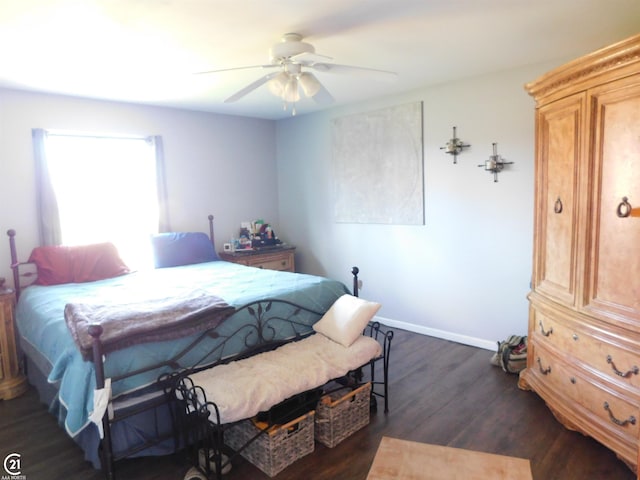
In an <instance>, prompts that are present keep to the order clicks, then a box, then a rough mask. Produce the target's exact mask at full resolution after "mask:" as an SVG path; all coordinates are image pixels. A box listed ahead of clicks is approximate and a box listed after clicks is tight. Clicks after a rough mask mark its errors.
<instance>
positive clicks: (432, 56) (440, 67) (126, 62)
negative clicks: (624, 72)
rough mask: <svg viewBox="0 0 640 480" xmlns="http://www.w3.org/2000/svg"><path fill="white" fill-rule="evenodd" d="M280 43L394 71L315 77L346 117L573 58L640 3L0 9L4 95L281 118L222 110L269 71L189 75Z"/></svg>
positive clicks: (66, 0)
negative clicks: (387, 100) (355, 107)
mask: <svg viewBox="0 0 640 480" xmlns="http://www.w3.org/2000/svg"><path fill="white" fill-rule="evenodd" d="M288 32H296V33H300V34H302V35H303V36H304V40H305V41H306V42H309V43H311V44H313V45H314V46H315V49H316V52H317V53H319V54H322V55H327V56H330V57H332V58H333V61H334V62H335V63H337V64H347V65H356V66H360V67H368V68H374V69H382V70H390V71H394V72H397V74H398V77H397V80H396V81H394V82H391V83H390V82H381V81H378V80H376V79H374V78H367V77H361V76H353V75H339V74H329V73H317V72H314V73H315V74H316V76H317V77H318V78H319V79H320V81H321V82H322V83H323V84H324V85H325V86H326V88H327V89H328V90H329V91H330V92H331V94H332V95H333V97H334V98H335V100H336V102H335V103H334V104H333V105H340V104H345V103H352V102H358V101H362V100H366V99H368V98H372V97H378V96H381V95H389V94H394V93H398V92H406V91H410V90H413V89H416V88H421V87H425V86H428V85H432V84H437V83H442V82H446V81H450V80H455V79H460V78H465V77H473V76H477V75H482V74H485V73H489V72H495V71H500V70H505V69H509V68H512V67H517V66H521V65H526V64H535V63H540V62H546V61H555V60H560V59H561V60H562V61H564V60H566V59H567V58H573V57H577V56H580V55H582V54H585V53H588V52H590V51H593V50H595V49H597V48H600V47H603V46H605V45H608V44H610V43H613V42H616V41H618V40H622V39H624V38H626V37H628V36H630V35H633V34H636V33H639V32H640V0H0V86H3V87H8V88H17V89H25V90H36V91H44V92H55V93H61V94H69V95H75V96H81V97H90V98H100V99H109V100H121V101H127V102H136V103H144V104H151V105H165V106H172V107H178V108H186V109H193V110H201V111H209V112H218V113H228V114H233V115H246V116H254V117H259V118H268V119H278V118H284V117H287V116H289V115H290V112H285V111H283V108H282V102H281V100H279V99H278V98H277V97H275V96H273V95H272V94H270V93H269V91H268V88H267V87H266V86H265V85H263V86H261V87H260V88H258V89H256V90H254V91H253V92H251V93H250V94H248V95H247V96H245V97H244V98H242V99H240V100H239V101H237V102H234V103H224V100H225V99H226V98H228V97H229V96H231V95H232V94H234V93H235V92H237V91H238V90H240V89H241V88H243V87H245V86H246V85H248V84H249V83H251V82H253V81H255V80H256V79H258V78H260V77H261V76H262V75H264V74H265V73H266V72H265V70H263V69H260V68H256V69H244V70H238V71H232V72H220V73H215V74H208V75H194V73H195V72H201V71H208V70H216V69H225V68H233V67H241V66H247V65H262V64H268V63H269V55H268V51H269V48H270V47H271V46H272V45H273V44H275V43H277V42H278V41H279V40H280V37H281V36H282V35H283V34H285V33H288ZM319 108H326V107H323V106H320V105H317V104H315V102H313V101H312V100H311V99H308V98H303V99H302V100H301V101H300V102H298V104H297V114H298V115H301V114H304V113H308V112H312V111H316V110H318V109H319Z"/></svg>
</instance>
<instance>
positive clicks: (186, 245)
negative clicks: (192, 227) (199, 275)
mask: <svg viewBox="0 0 640 480" xmlns="http://www.w3.org/2000/svg"><path fill="white" fill-rule="evenodd" d="M151 245H152V248H153V262H154V265H155V267H156V268H164V267H177V266H179V265H191V264H193V263H203V262H211V261H214V260H219V258H218V254H217V253H216V249H215V248H214V246H213V243H212V242H211V240H210V239H209V237H208V236H207V234H205V233H202V232H168V233H159V234H157V235H153V236H152V237H151Z"/></svg>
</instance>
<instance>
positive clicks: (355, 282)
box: [351, 267, 360, 297]
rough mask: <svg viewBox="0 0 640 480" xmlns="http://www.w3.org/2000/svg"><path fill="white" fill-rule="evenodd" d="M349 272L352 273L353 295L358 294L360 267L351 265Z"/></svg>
mask: <svg viewBox="0 0 640 480" xmlns="http://www.w3.org/2000/svg"><path fill="white" fill-rule="evenodd" d="M351 273H352V274H353V296H354V297H357V296H358V273H360V269H359V268H358V267H353V268H352V269H351Z"/></svg>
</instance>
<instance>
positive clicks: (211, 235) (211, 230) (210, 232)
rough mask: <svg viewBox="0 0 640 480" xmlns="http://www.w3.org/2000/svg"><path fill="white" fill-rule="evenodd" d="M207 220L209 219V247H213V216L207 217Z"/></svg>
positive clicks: (214, 244)
mask: <svg viewBox="0 0 640 480" xmlns="http://www.w3.org/2000/svg"><path fill="white" fill-rule="evenodd" d="M208 218H209V240H211V245H213V246H214V247H215V246H216V243H215V241H214V238H213V215H209V217H208Z"/></svg>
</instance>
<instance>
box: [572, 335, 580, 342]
mask: <svg viewBox="0 0 640 480" xmlns="http://www.w3.org/2000/svg"><path fill="white" fill-rule="evenodd" d="M571 338H573V339H574V340H575V341H576V342H577V341H578V339H579V338H580V337H578V334H577V333H574V334H573V335H571Z"/></svg>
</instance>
